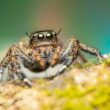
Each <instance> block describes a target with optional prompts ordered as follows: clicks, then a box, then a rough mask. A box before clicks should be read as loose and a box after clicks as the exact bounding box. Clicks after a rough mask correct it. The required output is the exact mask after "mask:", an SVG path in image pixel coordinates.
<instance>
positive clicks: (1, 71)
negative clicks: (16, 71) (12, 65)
mask: <svg viewBox="0 0 110 110" xmlns="http://www.w3.org/2000/svg"><path fill="white" fill-rule="evenodd" d="M9 62H10V55H9V54H7V55H6V56H5V58H4V59H3V60H2V61H1V63H0V81H2V79H3V74H4V70H5V68H6V67H7V65H8V64H9Z"/></svg>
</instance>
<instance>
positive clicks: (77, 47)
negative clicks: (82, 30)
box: [0, 29, 102, 86]
mask: <svg viewBox="0 0 110 110" xmlns="http://www.w3.org/2000/svg"><path fill="white" fill-rule="evenodd" d="M60 31H61V29H60V30H59V31H58V32H55V31H53V30H40V31H35V32H32V33H31V34H28V33H26V34H27V35H28V36H29V39H30V40H29V46H28V48H26V49H25V50H24V49H23V48H25V47H24V46H23V45H22V46H21V44H20V43H19V42H18V43H16V44H14V45H13V46H11V47H10V49H9V50H8V52H7V54H6V56H5V58H4V59H3V60H2V61H1V65H0V80H1V81H2V79H3V73H4V70H5V68H8V75H9V78H10V79H14V78H15V76H17V77H18V78H19V79H20V80H21V81H23V82H24V83H25V84H26V85H28V86H31V85H32V84H31V81H30V79H29V77H27V75H26V73H25V71H23V69H22V66H24V67H25V68H27V69H28V70H29V71H32V72H35V74H34V75H33V76H35V77H37V78H40V77H43V78H49V77H52V76H56V75H58V74H60V73H61V72H62V71H63V70H64V69H65V68H66V67H68V66H69V65H70V64H71V63H72V62H73V61H74V60H75V59H76V58H77V57H78V56H79V57H80V58H81V59H82V60H83V61H86V59H85V58H84V56H83V55H82V53H81V50H82V51H85V52H87V53H90V54H93V55H96V57H97V58H98V59H101V58H102V56H101V54H100V52H98V51H97V50H96V49H94V48H91V47H88V46H86V45H85V44H82V43H80V42H79V41H78V40H77V39H75V38H72V39H70V40H69V42H68V43H67V45H65V44H63V43H60V42H59V40H58V38H57V36H58V34H59V33H60ZM27 51H28V52H27ZM61 65H63V66H61ZM48 68H51V69H53V70H54V72H53V73H54V74H52V73H51V74H48V73H47V74H46V73H44V72H42V71H46V70H48ZM56 68H58V69H56ZM37 72H38V73H37Z"/></svg>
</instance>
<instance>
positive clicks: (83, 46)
mask: <svg viewBox="0 0 110 110" xmlns="http://www.w3.org/2000/svg"><path fill="white" fill-rule="evenodd" d="M79 48H80V49H81V50H82V51H85V52H87V53H90V54H92V55H95V56H96V57H97V58H98V59H99V60H102V58H103V57H102V55H101V53H100V52H99V51H98V50H97V49H94V48H91V47H88V46H86V45H85V44H82V43H79Z"/></svg>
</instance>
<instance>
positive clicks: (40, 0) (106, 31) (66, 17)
mask: <svg viewBox="0 0 110 110" xmlns="http://www.w3.org/2000/svg"><path fill="white" fill-rule="evenodd" d="M60 27H62V33H61V34H60V36H59V37H61V38H62V39H63V38H67V37H69V38H70V37H72V36H76V38H78V39H79V40H80V41H81V42H83V43H85V44H87V45H89V46H91V47H96V48H98V49H99V50H100V51H101V52H102V53H107V52H110V0H0V51H2V50H3V49H5V48H8V47H9V46H10V45H11V44H12V43H14V42H16V41H18V40H20V39H21V38H22V37H23V36H25V31H26V32H31V31H34V30H39V29H46V28H52V29H55V30H56V31H57V30H58V29H59V28H60Z"/></svg>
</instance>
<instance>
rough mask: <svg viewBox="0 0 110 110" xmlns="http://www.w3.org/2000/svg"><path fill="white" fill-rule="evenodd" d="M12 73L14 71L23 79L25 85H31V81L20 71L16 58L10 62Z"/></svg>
mask: <svg viewBox="0 0 110 110" xmlns="http://www.w3.org/2000/svg"><path fill="white" fill-rule="evenodd" d="M12 65H13V66H11V67H12V69H11V70H12V73H15V74H16V75H17V76H18V78H19V79H20V80H21V81H23V83H25V84H26V85H27V86H29V87H31V86H32V83H31V81H30V80H29V79H28V78H27V76H26V75H25V74H24V73H23V72H22V69H21V66H20V62H19V60H18V59H16V62H12Z"/></svg>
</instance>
